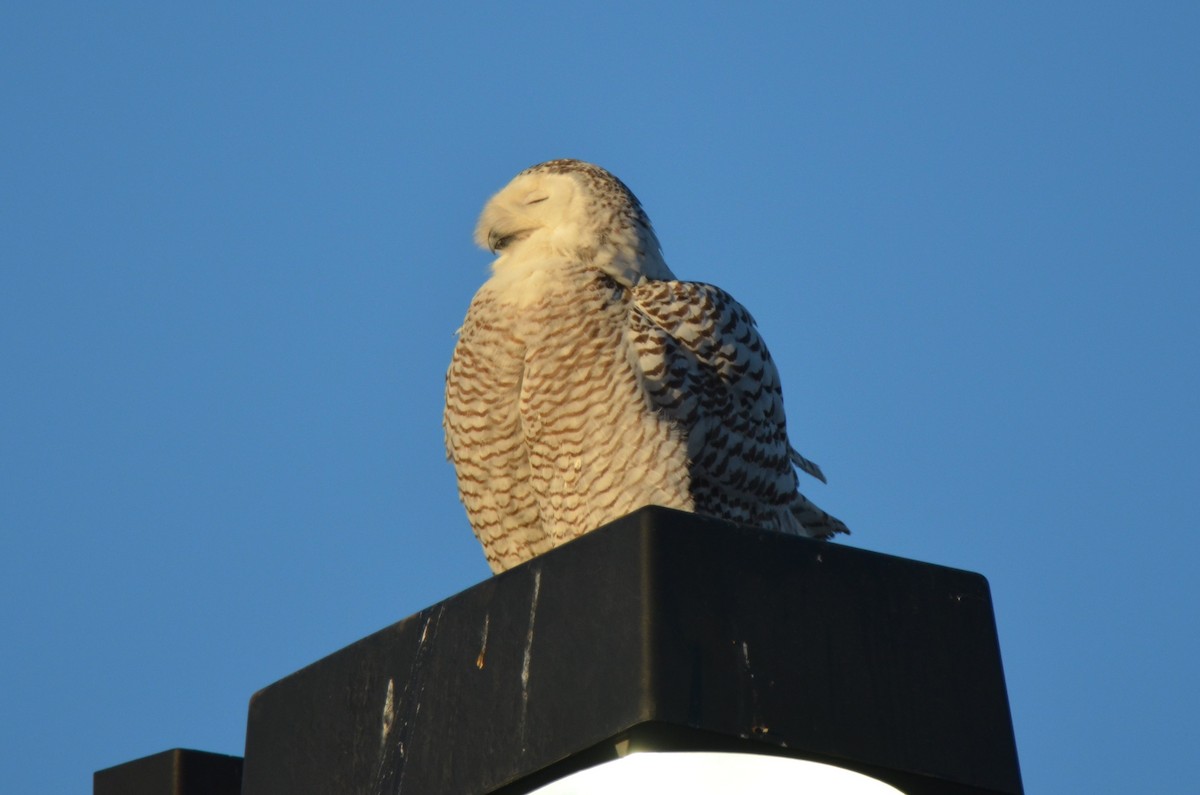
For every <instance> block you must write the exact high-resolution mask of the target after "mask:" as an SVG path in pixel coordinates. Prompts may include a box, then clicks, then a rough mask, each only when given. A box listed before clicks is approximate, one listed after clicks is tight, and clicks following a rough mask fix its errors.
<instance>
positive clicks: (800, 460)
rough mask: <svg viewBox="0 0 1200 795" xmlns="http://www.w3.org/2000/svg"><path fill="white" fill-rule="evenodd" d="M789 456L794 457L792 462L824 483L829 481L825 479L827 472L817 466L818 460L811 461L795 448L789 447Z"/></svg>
mask: <svg viewBox="0 0 1200 795" xmlns="http://www.w3.org/2000/svg"><path fill="white" fill-rule="evenodd" d="M788 456H789V457H790V458H791V459H792V463H793V464H795V465H796V466H798V467H799V468H800V469H801V470H802V471H804V472H807V473H808V474H810V475H812V476H813V477H814V478H816V479H817V480H819V481H821V482H822V483H828V482H829V481H827V480H826V479H825V473H824V472H822V471H821V468H820V467H819V466H817V464H816V462H814V461H809V460H808V459H807V458H805V457H804V456H802V455H800V454H799V453H798V452H796V450H795V448H793V447H789V448H788Z"/></svg>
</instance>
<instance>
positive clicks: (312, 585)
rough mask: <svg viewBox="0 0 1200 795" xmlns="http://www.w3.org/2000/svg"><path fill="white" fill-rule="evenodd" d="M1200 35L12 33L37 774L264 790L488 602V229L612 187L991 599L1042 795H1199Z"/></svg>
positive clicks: (855, 494) (836, 460)
mask: <svg viewBox="0 0 1200 795" xmlns="http://www.w3.org/2000/svg"><path fill="white" fill-rule="evenodd" d="M1196 9H1197V6H1195V5H1193V4H1189V3H1153V2H1151V3H1137V4H1133V3H1128V4H1119V3H1106V2H1100V3H1071V2H1064V3H949V2H946V3H906V4H899V3H824V4H784V3H740V4H736V5H735V4H719V3H689V4H682V3H632V2H608V3H604V4H584V3H581V4H570V5H568V4H560V3H529V4H523V5H521V6H520V7H519V8H515V7H508V6H506V5H504V4H497V3H477V2H467V3H443V4H405V5H400V4H384V3H364V4H356V5H353V6H348V5H347V4H340V5H335V4H316V3H288V4H284V3H238V4H234V3H209V4H190V5H187V6H185V5H183V4H176V3H161V2H159V3H133V2H114V3H107V4H93V3H59V2H43V3H23V4H18V3H9V4H6V5H5V6H4V8H3V9H2V10H0V91H2V95H0V99H2V101H0V116H2V118H0V367H2V372H3V377H2V389H0V404H2V408H0V604H2V605H3V610H2V611H0V637H2V638H4V640H5V643H4V645H5V648H6V650H5V652H4V653H3V654H0V681H3V682H4V683H5V684H4V686H3V687H2V688H0V715H2V716H3V718H0V749H3V750H2V751H0V780H3V781H5V782H6V787H7V788H8V790H9V791H12V792H63V793H67V792H89V791H90V787H91V781H90V776H91V773H92V771H93V770H96V769H98V768H103V767H107V766H110V765H113V764H117V763H120V762H124V761H127V760H129V759H133V758H136V757H139V756H143V755H146V754H149V753H154V752H157V751H159V750H163V749H165V748H170V747H176V746H183V747H192V748H199V749H203V750H210V751H217V752H222V753H230V754H240V753H241V750H242V742H243V740H244V733H245V716H246V706H247V701H248V699H249V697H250V695H251V694H252V693H253V692H254V691H255V690H257V689H259V688H261V687H263V686H265V685H267V684H269V683H271V682H273V681H275V680H277V679H279V678H281V677H283V676H285V675H287V674H288V673H290V672H292V671H294V670H296V669H297V668H300V667H302V666H303V665H305V664H307V663H309V662H311V661H313V660H315V659H317V658H318V657H320V656H323V655H325V654H327V653H329V652H331V651H333V650H336V649H338V648H340V647H342V646H344V645H346V644H348V643H350V642H352V641H354V640H356V639H358V638H359V637H362V636H363V635H366V634H368V633H370V632H372V631H374V630H376V629H379V628H382V627H384V626H386V625H388V624H390V623H393V622H394V621H396V620H399V619H401V618H403V617H405V616H407V615H409V614H411V613H414V612H416V611H417V610H420V609H421V608H423V607H425V606H427V605H429V604H432V603H434V602H436V601H439V600H441V599H443V598H445V597H448V596H450V595H452V594H454V593H457V592H458V591H460V590H462V589H463V588H466V587H468V586H470V585H472V584H474V583H475V582H478V581H479V580H481V579H483V578H485V577H487V576H488V569H487V566H486V564H485V563H484V559H483V555H482V553H481V552H480V550H479V548H478V546H477V544H476V542H475V541H474V539H473V537H472V535H471V532H470V529H469V527H468V525H467V522H466V518H465V515H464V513H463V510H462V508H461V506H460V505H459V503H458V501H457V497H456V494H455V489H454V480H453V474H452V471H451V469H450V466H449V465H448V464H447V463H446V462H445V460H444V453H443V448H442V441H441V429H440V412H441V399H442V398H441V389H442V378H443V374H444V372H445V368H446V365H447V363H448V361H449V357H450V351H451V348H452V345H453V340H454V337H453V333H454V330H455V329H456V328H457V327H458V324H459V323H460V321H461V319H462V316H463V315H464V313H465V311H466V307H467V304H468V302H469V301H470V298H471V296H472V294H473V292H474V291H475V289H476V288H477V287H478V286H479V284H480V283H482V281H483V280H484V279H485V278H486V274H487V264H488V259H489V257H488V255H487V253H486V252H483V251H480V250H478V249H475V248H474V247H473V245H472V243H471V231H472V229H473V225H474V222H475V218H476V215H477V213H478V212H479V210H480V208H481V207H482V205H483V202H484V201H485V200H486V199H487V197H488V196H489V195H490V194H491V193H492V192H494V191H495V190H497V189H499V188H500V187H501V186H502V185H503V184H504V183H505V182H506V181H507V180H508V179H509V178H510V177H511V176H512V175H513V174H515V173H516V172H517V171H519V170H520V169H522V168H524V167H526V166H528V165H530V164H533V163H536V162H540V161H543V160H547V159H550V158H554V157H564V156H570V157H578V158H582V159H587V160H591V161H594V162H597V163H599V164H601V165H603V166H605V167H607V168H609V169H610V170H612V171H613V172H614V173H616V174H617V175H618V176H620V177H621V178H622V179H623V180H624V181H625V182H626V183H627V184H629V185H630V186H631V187H632V188H633V190H634V191H635V192H637V194H638V195H639V197H640V198H641V199H642V201H643V203H644V204H645V206H646V208H647V210H648V212H649V214H650V216H651V218H652V219H653V220H654V222H655V225H656V228H657V230H658V232H659V236H660V238H661V240H662V242H663V246H664V250H665V254H666V258H667V261H668V263H669V264H670V265H671V267H672V268H673V270H674V271H675V272H676V273H677V274H679V275H680V277H681V278H685V279H693V280H700V281H709V282H713V283H716V284H719V285H721V286H722V287H724V288H725V289H727V290H728V291H730V292H731V293H733V294H734V295H735V296H736V297H738V299H739V300H741V301H742V302H743V303H744V304H745V305H746V306H747V307H748V308H749V309H750V310H751V311H752V312H753V313H754V315H755V317H756V318H757V319H758V321H759V325H760V328H761V329H762V331H763V334H764V335H765V337H766V339H767V341H768V343H769V344H770V345H771V348H772V352H773V354H774V356H775V359H776V362H777V364H778V367H779V370H780V373H781V376H782V379H783V385H784V391H785V396H786V400H787V407H788V411H789V420H790V429H791V433H792V437H793V440H794V442H795V444H796V445H797V447H799V448H800V449H801V450H803V451H804V452H805V453H806V454H808V455H810V456H811V457H812V458H813V459H815V460H817V461H819V462H820V463H821V465H822V466H823V467H824V469H825V471H826V473H827V474H828V475H829V478H830V484H829V486H827V487H826V486H821V485H820V484H815V483H813V484H811V486H810V487H809V488H808V489H807V493H808V494H809V496H811V497H813V498H814V499H815V500H817V501H818V502H819V503H820V504H822V505H823V506H824V507H826V508H828V509H829V510H830V511H832V512H834V513H836V514H837V515H838V516H840V517H841V518H843V519H845V520H846V522H847V523H848V524H850V525H851V527H852V528H853V529H854V535H853V536H852V537H850V538H849V539H848V540H846V541H845V542H844V543H847V544H851V545H854V546H859V547H862V548H866V549H873V550H879V551H884V552H888V553H892V554H896V555H902V556H905V557H910V558H915V559H918V560H924V561H929V562H934V563H940V564H944V565H949V566H956V567H960V568H965V569H970V570H974V571H978V572H981V573H983V574H985V575H986V576H987V577H988V578H989V580H990V582H991V585H992V590H993V595H994V598H995V602H996V611H997V621H998V625H999V630H1000V636H1001V646H1002V651H1003V655H1004V662H1005V666H1006V672H1007V677H1008V687H1009V696H1010V699H1011V704H1012V710H1013V716H1014V720H1015V726H1016V733H1017V742H1018V747H1019V750H1020V754H1021V762H1022V766H1023V770H1024V776H1025V783H1026V789H1027V791H1029V792H1030V793H1037V792H1120V791H1151V792H1152V791H1178V788H1179V786H1180V783H1179V782H1180V780H1181V778H1182V777H1183V776H1185V775H1187V774H1188V773H1189V772H1190V766H1188V765H1187V760H1188V759H1190V758H1191V757H1193V756H1194V747H1193V740H1192V735H1193V734H1194V731H1192V727H1193V725H1194V723H1195V716H1196V714H1197V713H1198V712H1200V686H1198V685H1197V676H1196V671H1197V670H1200V660H1198V659H1197V657H1198V652H1200V639H1198V638H1200V633H1198V632H1197V625H1198V624H1200V620H1198V619H1200V615H1198V613H1200V611H1198V609H1197V604H1198V603H1200V600H1198V592H1197V585H1196V570H1197V564H1198V563H1200V559H1198V558H1200V554H1198V553H1200V536H1198V534H1197V528H1198V527H1200V511H1198V510H1197V507H1196V500H1195V494H1194V493H1195V490H1196V487H1197V486H1196V484H1197V482H1198V480H1200V477H1198V476H1200V465H1198V464H1197V456H1196V452H1195V451H1196V450H1197V448H1198V447H1200V428H1198V421H1197V409H1198V408H1200V406H1198V405H1197V404H1198V402H1200V401H1198V398H1197V395H1200V368H1198V365H1197V363H1198V362H1200V356H1198V354H1200V351H1198V350H1197V348H1198V345H1197V341H1198V340H1200V321H1198V320H1197V308H1198V307H1200V276H1198V275H1197V264H1198V255H1200V224H1198V223H1197V221H1198V219H1200V145H1198V143H1200V99H1198V98H1200V85H1198V82H1200V78H1198V76H1200V48H1197V46H1196V41H1197V39H1198V37H1200V12H1198V11H1197V10H1196Z"/></svg>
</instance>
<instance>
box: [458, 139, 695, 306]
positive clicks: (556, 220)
mask: <svg viewBox="0 0 1200 795" xmlns="http://www.w3.org/2000/svg"><path fill="white" fill-rule="evenodd" d="M475 242H476V243H478V244H479V245H480V246H482V247H483V248H486V249H488V250H489V251H491V252H493V253H495V254H497V255H498V256H497V259H496V261H495V263H493V266H492V267H493V270H494V272H496V273H500V272H501V271H502V270H503V269H504V268H505V267H508V266H511V265H514V264H517V263H528V262H530V261H532V260H565V261H569V262H582V263H585V264H587V265H589V266H591V267H595V268H596V269H598V270H600V271H603V272H605V273H607V274H609V275H610V276H612V277H613V278H614V279H615V280H616V281H617V282H618V283H620V284H623V285H625V286H627V287H632V286H633V285H635V284H637V283H638V282H640V281H642V280H643V279H671V278H674V277H673V275H672V274H671V271H670V269H668V268H667V265H666V263H665V262H664V261H663V258H662V251H661V249H660V247H659V243H658V238H657V237H656V236H655V234H654V228H653V227H652V226H651V225H650V219H649V218H648V217H647V216H646V213H645V211H644V210H642V205H641V203H640V202H638V200H637V197H636V196H634V195H633V191H631V190H629V188H627V187H626V186H625V183H623V182H621V180H619V179H617V178H616V177H614V176H613V175H612V174H610V173H608V172H607V171H605V170H604V169H602V168H600V167H599V166H594V165H592V164H591V163H584V162H583V161H580V160H551V161H548V162H546V163H541V164H539V165H536V166H532V167H530V168H527V169H525V170H524V171H522V172H521V173H520V174H518V175H517V176H516V177H514V178H513V180H512V181H511V182H509V183H508V185H506V186H505V187H504V188H503V189H502V190H501V191H500V192H499V193H497V194H496V195H495V196H493V197H492V198H491V199H490V200H489V201H488V203H487V205H485V206H484V208H483V214H482V215H481V216H480V218H479V224H478V226H476V228H475Z"/></svg>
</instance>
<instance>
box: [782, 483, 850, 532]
mask: <svg viewBox="0 0 1200 795" xmlns="http://www.w3.org/2000/svg"><path fill="white" fill-rule="evenodd" d="M791 511H792V515H793V516H795V517H796V521H797V522H799V523H800V525H801V526H802V527H803V528H804V532H805V533H807V534H808V535H809V537H811V538H833V536H835V535H837V534H838V533H845V534H846V535H850V528H849V527H846V525H845V523H843V522H842V520H841V519H838V518H836V517H833V516H830V515H829V514H827V513H825V512H824V511H822V510H821V509H820V508H818V507H817V506H816V505H814V504H813V503H812V502H811V501H810V500H809V499H808V498H807V497H805V496H804V495H803V494H800V493H797V494H796V498H795V499H794V500H793V501H792V504H791Z"/></svg>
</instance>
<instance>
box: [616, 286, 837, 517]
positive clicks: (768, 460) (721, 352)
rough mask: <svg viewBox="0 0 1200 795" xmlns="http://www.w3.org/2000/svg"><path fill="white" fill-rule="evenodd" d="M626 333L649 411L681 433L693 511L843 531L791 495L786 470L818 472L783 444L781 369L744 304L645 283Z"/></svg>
mask: <svg viewBox="0 0 1200 795" xmlns="http://www.w3.org/2000/svg"><path fill="white" fill-rule="evenodd" d="M629 334H630V342H631V348H632V350H633V351H634V355H635V357H636V362H635V367H636V368H637V369H638V370H639V371H640V373H641V376H642V382H643V385H644V388H645V389H646V393H647V397H648V399H649V401H650V403H651V405H652V406H653V407H654V408H655V409H656V410H657V411H659V412H660V413H661V414H663V415H665V416H667V417H669V418H670V419H671V420H672V421H673V422H675V423H676V424H677V426H678V427H679V428H680V430H681V432H683V433H684V434H686V436H687V440H688V458H689V461H690V472H689V476H690V478H691V484H692V491H693V496H694V498H695V501H696V509H697V510H698V511H700V512H703V513H710V514H713V515H716V516H723V517H725V518H730V519H735V520H740V521H746V522H751V523H756V524H762V525H765V526H771V527H777V528H779V529H783V530H791V531H795V532H806V533H808V534H811V535H821V536H825V535H830V534H832V533H833V532H839V531H841V530H842V529H843V528H844V525H842V524H841V523H840V522H838V521H837V520H836V519H833V518H832V517H829V516H828V515H827V514H825V513H824V512H823V511H820V509H817V508H816V507H815V506H813V505H812V504H811V503H809V502H808V500H807V499H805V498H804V497H803V496H802V495H800V494H799V493H798V492H797V487H798V480H797V477H796V472H795V470H794V469H793V468H792V465H793V464H795V465H796V466H798V467H799V468H800V469H802V470H803V471H805V472H807V473H808V474H810V475H812V476H813V477H815V478H818V479H819V480H821V481H824V480H825V476H824V474H823V473H822V472H821V469H820V467H818V466H817V465H816V464H815V463H813V462H811V461H809V460H808V459H806V458H805V457H803V456H801V455H800V454H799V453H797V452H796V451H795V450H793V449H792V447H791V445H790V444H789V443H788V437H787V422H786V419H785V417H784V411H783V392H782V389H781V388H780V382H779V373H778V371H777V370H776V368H775V364H774V362H773V361H772V360H771V355H770V353H769V352H768V350H767V346H766V344H765V343H764V342H763V339H762V337H761V335H760V334H759V333H758V329H757V328H756V326H755V323H754V319H753V318H752V317H751V316H750V313H749V312H747V311H746V309H745V308H744V307H742V305H741V304H739V303H738V302H737V301H736V300H734V299H733V297H732V296H730V295H729V294H728V293H726V292H725V291H724V290H721V289H720V288H718V287H714V286H712V285H708V284H700V283H696V282H681V281H645V282H642V283H641V284H639V285H637V286H636V287H635V288H634V289H633V303H632V317H631V322H630V331H629ZM826 520H829V522H830V523H829V524H827V523H826ZM797 522H799V523H800V524H801V525H803V526H804V529H803V530H801V528H800V527H798V526H797V524H796V523H797Z"/></svg>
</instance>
